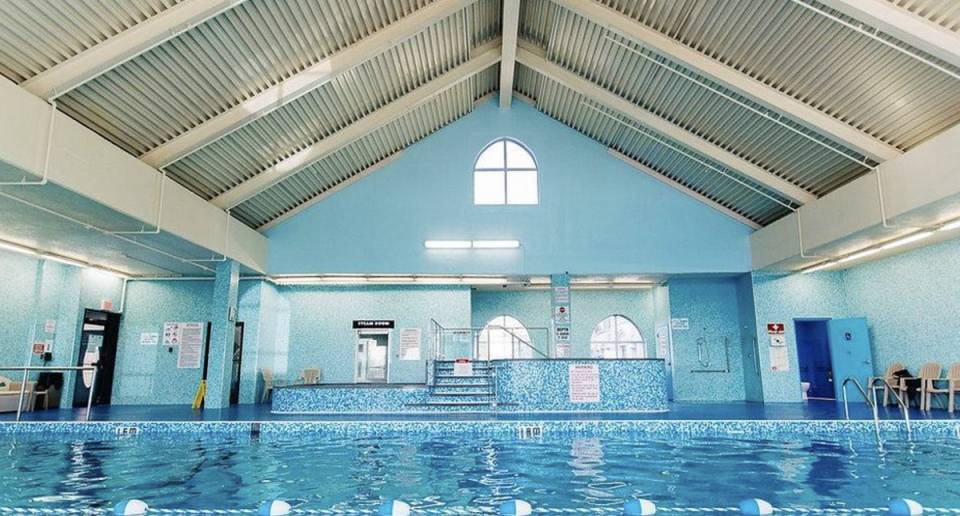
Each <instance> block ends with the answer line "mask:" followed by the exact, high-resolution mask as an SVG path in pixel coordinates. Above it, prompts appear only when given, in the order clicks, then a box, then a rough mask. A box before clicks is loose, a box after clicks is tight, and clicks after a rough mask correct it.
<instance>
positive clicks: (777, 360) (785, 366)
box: [770, 346, 790, 373]
mask: <svg viewBox="0 0 960 516" xmlns="http://www.w3.org/2000/svg"><path fill="white" fill-rule="evenodd" d="M770 370H771V371H775V372H777V373H783V372H786V371H789V370H790V354H789V353H788V352H787V347H786V346H770Z"/></svg>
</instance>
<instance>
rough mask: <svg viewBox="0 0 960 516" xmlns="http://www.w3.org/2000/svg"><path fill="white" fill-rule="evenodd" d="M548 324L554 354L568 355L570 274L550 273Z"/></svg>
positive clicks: (557, 355)
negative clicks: (550, 327)
mask: <svg viewBox="0 0 960 516" xmlns="http://www.w3.org/2000/svg"><path fill="white" fill-rule="evenodd" d="M550 292H551V295H550V326H552V327H553V332H552V340H553V351H554V356H556V357H558V358H563V357H566V356H569V355H570V324H571V322H570V275H569V274H551V275H550Z"/></svg>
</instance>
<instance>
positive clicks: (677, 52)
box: [553, 0, 902, 162]
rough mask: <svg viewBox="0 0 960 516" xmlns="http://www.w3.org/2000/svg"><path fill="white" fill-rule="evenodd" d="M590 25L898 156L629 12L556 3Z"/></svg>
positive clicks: (837, 137) (876, 151) (846, 138)
mask: <svg viewBox="0 0 960 516" xmlns="http://www.w3.org/2000/svg"><path fill="white" fill-rule="evenodd" d="M553 1H554V2H555V3H557V4H558V5H561V6H563V7H565V8H566V9H569V10H571V11H573V12H575V13H577V14H579V15H581V16H583V17H585V18H587V19H589V20H591V21H593V22H594V23H596V24H597V25H600V26H601V27H605V28H607V29H609V30H612V31H614V32H617V33H620V34H623V35H625V36H627V37H629V38H630V39H632V40H635V41H636V42H638V43H641V44H643V45H644V46H645V47H647V48H649V49H651V50H653V51H655V52H657V53H659V54H662V55H663V56H665V57H667V58H669V59H671V60H673V61H676V62H678V63H680V64H682V65H683V66H685V67H687V68H690V69H692V70H694V71H696V72H697V73H699V74H701V75H704V76H705V77H707V78H709V79H711V80H714V81H717V82H718V83H720V84H722V85H724V86H725V87H727V88H730V89H732V90H734V91H736V92H738V93H739V94H741V95H744V96H745V97H747V98H749V99H751V100H753V101H754V102H758V103H759V104H761V105H763V106H765V107H767V108H769V109H772V110H774V111H777V112H779V113H783V114H785V115H787V116H788V117H790V118H791V119H793V120H794V121H795V122H798V123H800V124H802V125H803V126H805V127H807V128H809V129H811V130H813V131H816V132H817V133H819V134H821V135H823V136H825V137H827V138H830V139H831V140H834V141H836V142H838V143H842V144H843V145H845V146H846V147H848V148H850V149H853V150H855V151H857V152H859V153H861V154H863V155H865V156H868V157H870V158H871V159H873V160H875V161H881V162H882V161H886V160H889V159H893V158H896V157H897V156H899V155H900V154H902V153H901V152H900V150H899V149H897V148H895V147H893V146H891V145H888V144H886V143H884V142H882V141H880V140H877V139H876V138H873V137H872V136H870V135H868V134H866V133H864V132H862V131H859V130H858V129H856V128H854V127H851V126H850V125H848V124H846V123H844V122H842V121H840V120H837V119H836V118H834V117H832V116H830V115H828V114H826V113H824V112H822V111H820V110H818V109H816V108H814V107H813V106H810V105H808V104H806V103H804V102H802V101H800V100H797V99H795V98H793V97H791V96H790V95H787V94H786V93H783V92H780V91H778V90H777V89H775V88H772V87H770V86H768V85H766V84H764V83H763V82H761V81H758V80H756V79H754V78H752V77H750V76H749V75H746V74H744V73H741V72H739V71H737V70H735V69H734V68H731V67H729V66H727V65H725V64H723V63H721V62H719V61H717V60H715V59H713V58H710V57H708V56H706V55H704V54H701V53H700V52H697V51H696V50H693V49H692V48H690V47H687V46H686V45H683V44H682V43H679V42H677V41H675V40H673V39H671V38H669V37H667V36H664V35H663V34H662V33H660V32H658V31H656V30H654V29H651V28H650V27H647V26H646V25H644V24H642V23H640V22H638V21H636V20H633V19H631V18H629V17H627V16H625V15H624V14H622V13H620V12H618V11H616V10H614V9H611V8H609V7H606V6H604V5H602V4H600V3H598V2H597V1H596V0H553Z"/></svg>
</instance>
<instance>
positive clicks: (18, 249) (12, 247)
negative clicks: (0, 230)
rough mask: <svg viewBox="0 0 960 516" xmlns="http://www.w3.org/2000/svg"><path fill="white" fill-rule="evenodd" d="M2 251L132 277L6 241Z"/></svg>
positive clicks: (0, 242) (0, 243) (0, 246)
mask: <svg viewBox="0 0 960 516" xmlns="http://www.w3.org/2000/svg"><path fill="white" fill-rule="evenodd" d="M0 249H6V250H7V251H13V252H15V253H21V254H26V255H30V256H36V257H38V258H41V259H44V260H50V261H54V262H59V263H62V264H64V265H70V266H73V267H80V268H81V269H90V270H96V271H100V272H103V273H106V274H110V275H111V276H116V277H118V278H129V277H130V275H129V274H127V273H125V272H121V271H118V270H114V269H111V268H109V267H104V266H102V265H96V264H92V263H87V262H82V261H80V260H74V259H73V258H67V257H66V256H60V255H58V254H50V253H44V252H42V251H40V250H39V249H34V248H32V247H27V246H25V245H20V244H15V243H13V242H7V241H5V240H0Z"/></svg>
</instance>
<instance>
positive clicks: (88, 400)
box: [0, 366, 98, 423]
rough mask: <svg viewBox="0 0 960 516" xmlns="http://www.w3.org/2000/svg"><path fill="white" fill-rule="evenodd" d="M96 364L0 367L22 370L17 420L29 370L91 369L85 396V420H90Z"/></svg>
mask: <svg viewBox="0 0 960 516" xmlns="http://www.w3.org/2000/svg"><path fill="white" fill-rule="evenodd" d="M97 369H98V368H97V366H64V367H56V366H18V367H0V371H23V378H22V380H21V382H20V399H19V401H18V402H17V422H18V423H19V422H20V416H21V415H22V414H23V397H24V396H25V395H26V393H27V375H28V373H30V371H91V372H93V374H92V375H91V376H90V394H89V395H88V396H87V414H86V417H84V420H85V421H90V408H91V406H92V405H93V391H94V389H96V387H97Z"/></svg>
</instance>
